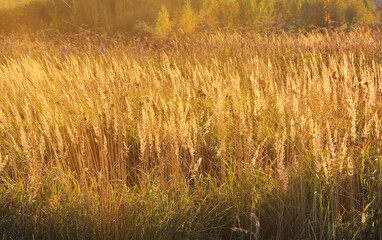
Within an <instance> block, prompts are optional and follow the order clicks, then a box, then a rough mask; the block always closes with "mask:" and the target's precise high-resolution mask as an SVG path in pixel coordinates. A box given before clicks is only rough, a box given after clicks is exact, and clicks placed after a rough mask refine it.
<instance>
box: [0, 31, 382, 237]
mask: <svg viewBox="0 0 382 240" xmlns="http://www.w3.org/2000/svg"><path fill="white" fill-rule="evenodd" d="M380 42H381V35H380V33H372V34H371V35H366V34H362V32H361V31H358V30H354V31H353V32H350V33H343V32H332V33H320V32H316V33H310V34H296V35H288V34H286V33H281V34H268V35H267V34H263V35H261V34H256V33H244V34H240V33H226V32H215V33H203V34H197V35H195V36H194V37H187V38H176V36H172V37H171V38H169V39H165V40H164V39H161V40H158V39H146V40H142V39H139V38H127V37H123V36H117V35H116V36H113V37H107V36H104V35H100V34H92V33H89V32H87V33H86V32H81V33H78V34H72V35H70V34H68V35H66V36H65V38H63V37H62V35H54V34H51V35H49V34H47V33H46V32H44V34H38V33H36V34H34V35H22V34H14V35H8V36H5V37H4V39H2V46H3V48H2V49H1V55H0V92H1V93H2V94H0V154H1V155H0V171H1V175H0V176H1V177H0V206H1V208H0V220H1V221H0V233H2V234H3V236H4V238H5V239H7V238H11V237H12V238H18V237H24V238H35V239H47V238H50V239H88V238H98V239H150V238H151V239H238V238H240V237H243V238H248V239H288V238H297V239H316V238H317V239H334V238H336V239H352V238H356V239H358V238H361V239H378V238H380V236H381V230H382V222H381V219H382V212H381V209H380V206H381V204H382V180H381V176H382V175H381V170H382V168H381V166H382V159H381V155H382V154H381V151H382V142H381V134H382V132H381V127H382V126H381V124H382V120H381V116H382V98H381V96H382V82H381V81H382V80H381V79H382V53H381V51H380Z"/></svg>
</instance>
